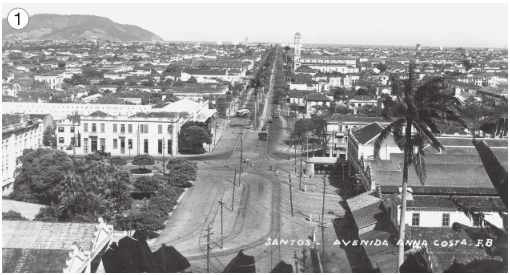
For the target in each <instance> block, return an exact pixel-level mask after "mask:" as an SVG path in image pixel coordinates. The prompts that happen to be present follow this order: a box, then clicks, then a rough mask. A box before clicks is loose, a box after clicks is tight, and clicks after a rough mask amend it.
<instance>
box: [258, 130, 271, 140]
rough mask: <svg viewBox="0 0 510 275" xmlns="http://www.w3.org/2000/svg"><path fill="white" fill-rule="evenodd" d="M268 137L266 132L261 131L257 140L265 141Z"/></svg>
mask: <svg viewBox="0 0 510 275" xmlns="http://www.w3.org/2000/svg"><path fill="white" fill-rule="evenodd" d="M268 137H269V133H268V132H267V131H262V132H260V133H259V139H261V140H267V138H268Z"/></svg>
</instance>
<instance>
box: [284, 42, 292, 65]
mask: <svg viewBox="0 0 510 275" xmlns="http://www.w3.org/2000/svg"><path fill="white" fill-rule="evenodd" d="M283 51H284V52H285V64H287V63H288V59H287V53H288V52H289V51H290V47H289V46H285V47H283Z"/></svg>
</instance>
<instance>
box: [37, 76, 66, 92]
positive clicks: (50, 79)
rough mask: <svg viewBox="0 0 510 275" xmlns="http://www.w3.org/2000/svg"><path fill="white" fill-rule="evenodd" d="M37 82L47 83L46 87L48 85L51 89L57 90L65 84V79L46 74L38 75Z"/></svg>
mask: <svg viewBox="0 0 510 275" xmlns="http://www.w3.org/2000/svg"><path fill="white" fill-rule="evenodd" d="M35 80H36V81H41V82H44V83H46V85H48V86H49V87H50V88H51V89H56V88H60V86H62V83H63V82H64V77H63V76H62V75H55V74H45V75H36V76H35Z"/></svg>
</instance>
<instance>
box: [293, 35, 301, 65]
mask: <svg viewBox="0 0 510 275" xmlns="http://www.w3.org/2000/svg"><path fill="white" fill-rule="evenodd" d="M299 66H301V34H300V33H299V32H296V34H295V35H294V70H295V69H297V68H298V67H299Z"/></svg>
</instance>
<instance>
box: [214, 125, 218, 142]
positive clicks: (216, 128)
mask: <svg viewBox="0 0 510 275" xmlns="http://www.w3.org/2000/svg"><path fill="white" fill-rule="evenodd" d="M217 130H218V121H217V120H216V126H215V127H214V146H215V147H216V131H217Z"/></svg>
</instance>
